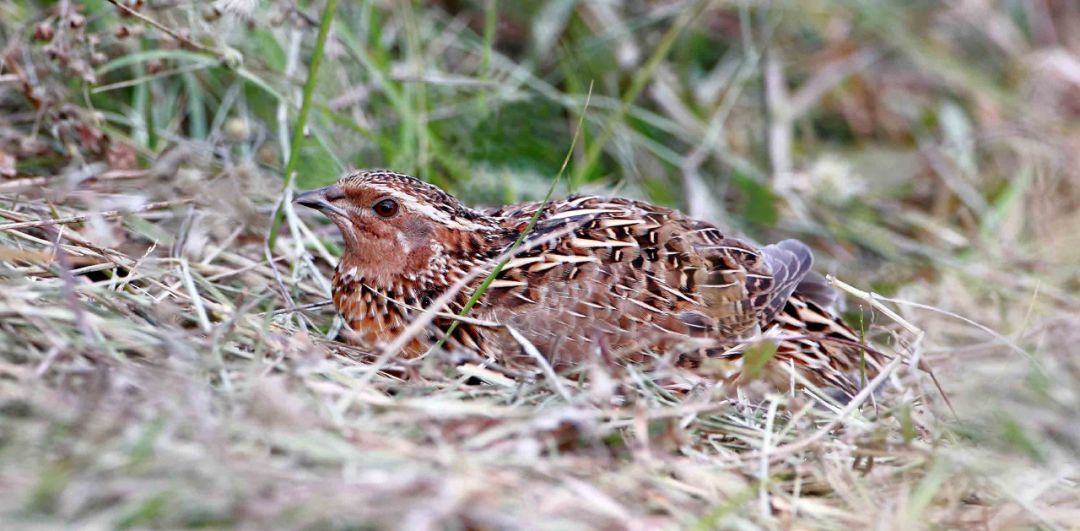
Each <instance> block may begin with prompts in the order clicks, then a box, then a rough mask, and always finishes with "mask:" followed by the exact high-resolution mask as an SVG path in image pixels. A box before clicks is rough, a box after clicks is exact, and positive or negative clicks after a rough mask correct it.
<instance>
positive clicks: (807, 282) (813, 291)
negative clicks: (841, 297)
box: [795, 271, 837, 311]
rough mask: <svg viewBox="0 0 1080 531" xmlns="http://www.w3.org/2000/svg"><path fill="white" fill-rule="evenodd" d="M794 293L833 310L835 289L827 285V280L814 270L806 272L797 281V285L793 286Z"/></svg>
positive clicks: (835, 298)
mask: <svg viewBox="0 0 1080 531" xmlns="http://www.w3.org/2000/svg"><path fill="white" fill-rule="evenodd" d="M795 294H796V295H799V296H802V297H804V298H806V299H808V300H811V301H814V303H815V304H817V305H818V306H821V307H822V308H824V309H826V310H830V311H834V310H835V305H836V300H837V297H836V296H837V293H836V290H835V289H833V287H832V286H830V285H829V281H828V280H826V279H825V277H824V276H822V275H820V274H818V273H816V272H814V271H811V272H809V273H807V275H806V277H804V278H803V279H802V281H801V282H799V285H798V286H796V287H795Z"/></svg>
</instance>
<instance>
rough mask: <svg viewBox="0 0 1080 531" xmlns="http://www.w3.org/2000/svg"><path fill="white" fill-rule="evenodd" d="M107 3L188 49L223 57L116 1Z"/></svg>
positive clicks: (219, 52)
mask: <svg viewBox="0 0 1080 531" xmlns="http://www.w3.org/2000/svg"><path fill="white" fill-rule="evenodd" d="M109 3H110V4H112V5H114V6H116V8H117V9H119V10H121V11H123V12H124V13H125V14H127V15H131V16H132V17H135V18H137V19H139V20H141V21H143V22H145V23H147V24H149V25H151V26H153V27H155V28H157V29H158V30H160V31H161V32H163V33H165V34H166V35H168V36H170V37H172V38H173V39H176V40H177V41H180V42H182V43H184V44H185V45H187V46H188V47H190V48H192V49H195V50H199V51H200V52H206V53H208V54H211V55H216V56H218V57H220V58H224V57H225V52H223V51H221V50H216V49H214V48H210V47H208V46H204V45H202V44H199V43H197V42H195V41H193V40H191V39H189V38H187V37H184V36H183V35H180V34H179V33H177V32H176V31H174V30H173V29H172V28H170V27H168V26H166V25H164V24H162V23H160V22H158V21H156V20H154V19H152V18H150V17H148V16H146V15H143V14H142V13H139V12H138V11H135V10H134V9H131V8H130V7H128V6H126V5H124V4H123V3H121V2H117V1H116V0H109Z"/></svg>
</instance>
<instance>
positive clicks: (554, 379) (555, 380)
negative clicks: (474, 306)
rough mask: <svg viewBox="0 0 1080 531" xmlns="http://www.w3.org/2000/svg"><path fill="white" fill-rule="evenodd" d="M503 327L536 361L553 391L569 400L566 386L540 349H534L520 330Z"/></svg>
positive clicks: (508, 326) (507, 326)
mask: <svg viewBox="0 0 1080 531" xmlns="http://www.w3.org/2000/svg"><path fill="white" fill-rule="evenodd" d="M505 328H506V331H507V332H510V337H513V338H514V341H517V342H518V345H521V350H524V351H525V353H526V354H528V355H529V356H530V357H532V358H533V360H535V361H536V364H537V365H539V366H540V370H541V371H543V372H544V377H545V378H547V379H548V381H549V382H551V386H552V387H554V388H555V392H557V393H559V396H561V397H562V399H563V400H565V401H567V402H570V393H568V392H566V388H565V387H563V385H562V382H561V381H559V375H558V374H555V369H554V368H552V367H551V364H550V363H548V360H547V359H546V358H544V355H543V354H541V353H540V351H539V350H537V349H536V346H534V345H533V344H532V343H531V342H530V341H529V340H528V339H526V338H525V336H523V335H521V332H518V331H517V330H514V328H513V327H511V326H510V325H506V327H505Z"/></svg>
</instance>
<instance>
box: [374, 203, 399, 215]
mask: <svg viewBox="0 0 1080 531" xmlns="http://www.w3.org/2000/svg"><path fill="white" fill-rule="evenodd" d="M371 209H372V210H374V211H375V213H376V214H378V215H380V216H382V217H384V218H388V217H390V216H393V215H394V214H397V211H398V204H397V201H394V200H393V199H380V200H379V201H376V202H375V204H374V205H372V206H371Z"/></svg>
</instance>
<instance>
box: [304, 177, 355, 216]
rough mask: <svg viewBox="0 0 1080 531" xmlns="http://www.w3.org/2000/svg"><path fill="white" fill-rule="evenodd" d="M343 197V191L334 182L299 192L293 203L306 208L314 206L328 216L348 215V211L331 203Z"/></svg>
mask: <svg viewBox="0 0 1080 531" xmlns="http://www.w3.org/2000/svg"><path fill="white" fill-rule="evenodd" d="M343 197H345V193H344V192H343V191H342V190H341V187H339V186H338V185H336V184H331V185H330V186H324V187H322V188H316V189H314V190H308V191H307V192H303V193H300V194H298V195H297V196H296V197H294V198H293V203H296V204H298V205H303V206H306V207H308V208H314V209H315V210H318V211H320V212H322V213H323V214H326V215H328V216H329V215H331V214H336V215H338V216H343V217H348V216H349V214H348V212H345V210H343V209H342V208H341V207H338V206H337V205H335V204H334V203H333V202H334V201H336V200H338V199H341V198H343Z"/></svg>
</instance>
